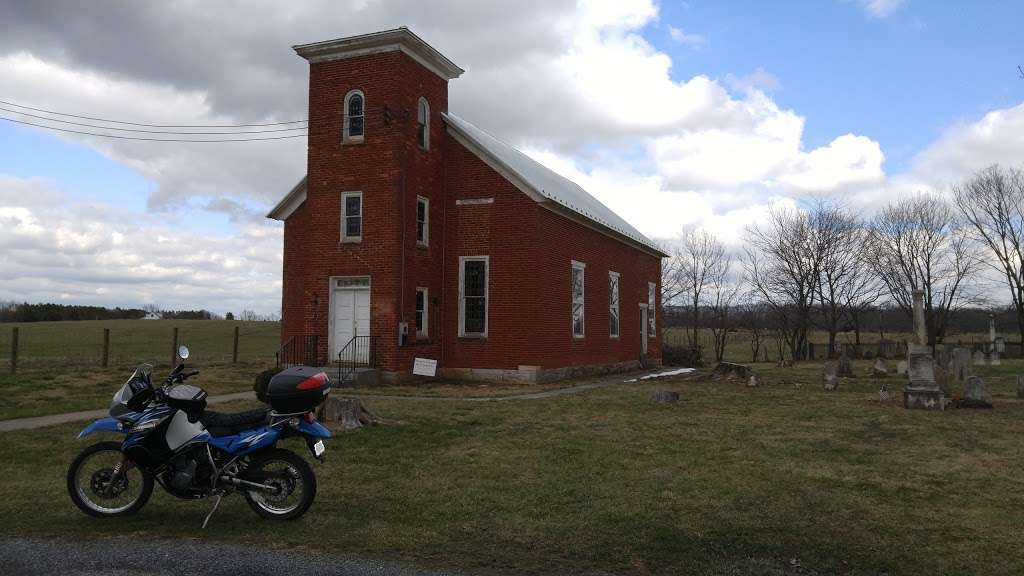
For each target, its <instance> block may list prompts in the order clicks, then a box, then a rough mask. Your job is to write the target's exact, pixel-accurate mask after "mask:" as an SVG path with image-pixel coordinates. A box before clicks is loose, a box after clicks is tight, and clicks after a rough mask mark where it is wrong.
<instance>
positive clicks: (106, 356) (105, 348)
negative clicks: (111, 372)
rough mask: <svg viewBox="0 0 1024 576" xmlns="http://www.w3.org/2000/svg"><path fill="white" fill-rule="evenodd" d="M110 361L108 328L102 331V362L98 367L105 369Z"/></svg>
mask: <svg viewBox="0 0 1024 576" xmlns="http://www.w3.org/2000/svg"><path fill="white" fill-rule="evenodd" d="M109 360H110V328H104V329H103V361H102V362H101V363H100V366H102V367H104V368H106V367H107V363H108V361H109Z"/></svg>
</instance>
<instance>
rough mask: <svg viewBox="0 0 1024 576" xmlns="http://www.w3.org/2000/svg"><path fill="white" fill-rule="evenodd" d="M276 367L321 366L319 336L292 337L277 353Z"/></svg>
mask: <svg viewBox="0 0 1024 576" xmlns="http://www.w3.org/2000/svg"><path fill="white" fill-rule="evenodd" d="M276 357H277V367H278V368H281V367H287V366H297V365H300V364H304V365H306V366H321V365H322V364H323V362H321V359H322V357H321V356H320V336H319V335H318V334H307V335H304V336H292V337H291V338H289V339H288V340H287V341H286V342H285V343H284V344H283V345H282V346H281V349H280V350H278V351H277V354H276Z"/></svg>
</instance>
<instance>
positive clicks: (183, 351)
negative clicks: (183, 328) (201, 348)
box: [178, 345, 188, 360]
mask: <svg viewBox="0 0 1024 576" xmlns="http://www.w3.org/2000/svg"><path fill="white" fill-rule="evenodd" d="M178 358H181V359H182V360H187V359H188V346H184V345H183V346H178Z"/></svg>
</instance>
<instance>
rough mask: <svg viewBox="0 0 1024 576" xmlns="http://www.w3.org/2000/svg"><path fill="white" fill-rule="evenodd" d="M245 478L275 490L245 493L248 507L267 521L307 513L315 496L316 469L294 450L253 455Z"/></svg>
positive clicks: (276, 449) (280, 450)
mask: <svg viewBox="0 0 1024 576" xmlns="http://www.w3.org/2000/svg"><path fill="white" fill-rule="evenodd" d="M245 478H246V480H249V481H250V482H256V483H259V484H264V485H267V486H271V487H272V489H270V490H247V491H246V492H245V500H246V501H247V502H248V503H249V507H250V508H252V509H253V511H254V512H256V513H257V514H259V515H260V516H262V517H263V518H266V519H268V520H294V519H296V518H298V517H299V516H302V515H303V514H305V513H306V510H308V509H309V507H310V506H311V505H312V504H313V498H315V497H316V476H314V475H313V469H312V468H311V467H310V466H309V464H308V463H306V461H305V460H303V459H302V457H301V456H299V455H298V454H296V453H294V452H292V451H291V450H283V449H280V448H275V449H273V450H267V451H266V452H263V453H260V454H258V455H256V456H254V457H253V460H252V461H251V462H250V463H249V466H248V468H247V469H246V471H245Z"/></svg>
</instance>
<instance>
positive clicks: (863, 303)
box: [844, 232, 885, 348]
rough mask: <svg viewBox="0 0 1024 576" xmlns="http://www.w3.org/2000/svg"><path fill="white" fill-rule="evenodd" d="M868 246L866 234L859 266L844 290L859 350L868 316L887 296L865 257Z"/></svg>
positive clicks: (847, 313) (851, 326) (861, 247)
mask: <svg viewBox="0 0 1024 576" xmlns="http://www.w3.org/2000/svg"><path fill="white" fill-rule="evenodd" d="M867 246H868V245H867V233H866V232H865V234H864V242H863V243H862V244H861V246H860V248H859V253H858V257H857V265H856V267H855V268H854V269H853V274H851V275H850V277H849V279H848V284H847V286H846V289H845V290H844V300H845V304H844V307H845V309H846V318H847V320H848V321H849V323H850V328H852V329H853V335H854V336H853V338H854V340H853V342H854V344H855V345H856V346H857V347H858V348H859V347H860V335H861V332H862V331H863V326H864V322H865V321H866V317H867V314H868V313H869V312H871V311H873V310H875V305H876V304H878V302H879V301H881V300H882V298H883V297H884V296H885V285H884V284H883V283H882V282H881V280H880V279H879V278H878V276H876V275H875V274H874V273H873V272H872V270H871V267H870V264H869V263H868V261H867V258H866V257H865V254H866V250H867Z"/></svg>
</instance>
